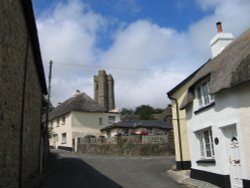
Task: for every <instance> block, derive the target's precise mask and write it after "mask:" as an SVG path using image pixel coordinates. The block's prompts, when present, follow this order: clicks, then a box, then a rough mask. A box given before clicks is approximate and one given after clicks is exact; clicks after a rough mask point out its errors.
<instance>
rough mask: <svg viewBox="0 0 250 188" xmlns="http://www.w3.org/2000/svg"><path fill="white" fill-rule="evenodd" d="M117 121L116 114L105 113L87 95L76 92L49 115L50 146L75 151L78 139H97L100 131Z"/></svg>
mask: <svg viewBox="0 0 250 188" xmlns="http://www.w3.org/2000/svg"><path fill="white" fill-rule="evenodd" d="M118 121H120V114H119V113H118V112H115V111H114V110H113V111H106V110H105V108H104V107H103V106H102V105H99V104H98V103H97V102H96V101H94V100H93V99H91V98H90V97H89V96H88V95H87V94H85V93H80V92H79V91H77V92H76V94H75V95H74V96H73V97H71V98H69V99H68V100H66V101H65V102H63V103H62V104H60V105H59V106H57V107H56V108H55V109H54V110H53V111H52V112H51V113H50V116H49V127H50V130H51V133H50V134H51V139H50V146H52V147H54V148H60V149H66V150H73V149H76V148H75V146H76V142H77V140H78V138H83V137H85V136H95V137H99V136H101V132H100V129H102V128H104V127H106V126H108V125H111V124H113V123H116V122H118Z"/></svg>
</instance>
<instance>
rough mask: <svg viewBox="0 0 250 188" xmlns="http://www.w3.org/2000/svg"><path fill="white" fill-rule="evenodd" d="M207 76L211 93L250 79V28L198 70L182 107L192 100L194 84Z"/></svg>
mask: <svg viewBox="0 0 250 188" xmlns="http://www.w3.org/2000/svg"><path fill="white" fill-rule="evenodd" d="M207 76H210V88H209V91H210V94H216V93H218V92H220V91H221V90H223V89H228V88H232V87H234V86H237V85H239V84H241V83H244V82H247V81H250V28H249V29H248V30H247V31H246V32H244V33H243V34H242V35H240V36H239V37H238V38H236V39H235V40H234V41H233V42H231V43H230V44H229V45H228V46H227V47H226V48H225V49H224V50H223V51H222V52H221V53H220V54H219V55H218V56H216V57H215V58H213V59H212V60H211V61H209V62H208V63H207V64H205V65H204V66H203V67H202V68H201V69H200V70H198V72H196V74H195V75H194V78H193V80H192V84H191V87H190V88H189V93H188V94H187V96H186V97H185V99H184V101H183V103H182V105H181V108H182V109H183V108H185V107H186V106H187V105H188V104H189V103H190V102H192V100H193V98H194V97H193V95H192V90H193V87H194V85H195V84H196V83H198V82H199V81H200V80H202V79H203V78H205V77H207Z"/></svg>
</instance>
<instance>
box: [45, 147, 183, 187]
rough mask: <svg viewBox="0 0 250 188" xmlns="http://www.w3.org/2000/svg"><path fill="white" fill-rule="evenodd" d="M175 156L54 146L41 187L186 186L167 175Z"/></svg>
mask: <svg viewBox="0 0 250 188" xmlns="http://www.w3.org/2000/svg"><path fill="white" fill-rule="evenodd" d="M173 164H174V157H115V156H93V155H82V154H78V153H71V152H65V151H59V150H54V151H53V155H52V156H51V157H50V159H49V165H48V173H47V176H46V177H45V179H44V181H43V183H42V185H41V188H57V187H58V188H120V187H125V188H187V186H185V185H181V184H178V183H177V182H175V181H174V180H172V179H171V178H170V177H168V176H167V175H166V171H167V170H168V169H170V168H171V166H172V165H173Z"/></svg>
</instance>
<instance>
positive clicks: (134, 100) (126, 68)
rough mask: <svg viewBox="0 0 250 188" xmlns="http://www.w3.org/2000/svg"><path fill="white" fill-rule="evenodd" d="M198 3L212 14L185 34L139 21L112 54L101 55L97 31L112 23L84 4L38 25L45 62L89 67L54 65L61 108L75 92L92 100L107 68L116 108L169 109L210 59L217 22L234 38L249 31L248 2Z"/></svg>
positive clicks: (121, 35) (125, 30)
mask: <svg viewBox="0 0 250 188" xmlns="http://www.w3.org/2000/svg"><path fill="white" fill-rule="evenodd" d="M131 2H134V1H131ZM197 2H198V4H199V6H200V7H201V9H204V10H205V9H206V10H207V9H212V10H213V11H212V12H213V13H212V14H211V15H209V16H207V17H204V18H202V19H201V20H199V21H198V22H196V23H193V24H192V25H190V27H189V29H188V31H186V32H185V33H179V32H177V31H175V30H174V29H173V28H168V27H160V26H159V25H157V24H155V23H152V22H150V21H147V20H137V21H136V22H133V23H129V24H126V25H124V24H121V25H122V26H121V25H119V26H121V27H119V28H118V29H117V30H116V32H115V33H113V36H112V38H113V40H114V42H113V44H112V45H111V46H110V48H109V49H108V50H101V49H98V47H97V46H98V45H97V41H98V31H100V30H102V29H103V28H104V29H108V24H110V23H109V22H110V20H109V19H107V18H105V17H103V16H101V15H98V14H97V13H94V12H92V11H91V9H90V8H89V7H87V6H86V5H85V4H83V3H81V2H80V1H70V3H68V4H61V5H58V6H56V8H55V9H52V10H51V11H50V12H47V13H46V14H45V15H44V16H42V17H41V18H39V19H38V30H39V35H40V40H41V46H42V54H43V58H44V62H45V63H47V62H48V61H49V60H50V59H53V61H54V62H55V63H64V64H78V65H87V66H76V67H74V66H59V65H57V64H55V66H54V72H53V82H52V88H53V90H52V92H53V93H52V100H53V102H54V103H57V102H62V101H63V100H65V99H67V98H68V97H70V96H71V95H72V93H73V92H74V91H75V90H76V89H80V90H81V91H84V92H86V93H87V94H89V95H90V96H93V75H94V74H97V72H98V69H100V68H103V69H105V70H106V71H107V73H108V74H112V75H113V77H114V80H115V96H116V104H117V106H118V107H136V106H139V105H141V104H149V105H152V106H155V107H165V106H167V103H168V99H167V95H166V92H167V91H169V90H170V89H172V88H173V87H174V86H175V85H177V84H178V83H179V82H180V81H181V80H183V79H184V78H185V77H186V76H188V74H190V73H191V72H193V71H194V70H195V69H196V68H198V67H199V66H200V65H202V64H203V63H205V61H206V60H207V59H208V58H209V57H210V56H211V55H210V54H211V53H210V49H209V41H210V39H211V37H212V36H213V35H214V34H215V33H216V28H215V23H216V22H217V21H222V22H223V28H224V30H225V31H226V32H232V33H233V34H234V35H235V36H238V35H239V34H241V33H242V32H243V31H245V30H246V29H247V28H248V27H249V25H250V20H249V19H248V11H249V10H250V2H249V1H247V0H238V1H231V0H224V1H219V0H213V1H210V0H197ZM111 24H113V23H111ZM45 68H47V66H45Z"/></svg>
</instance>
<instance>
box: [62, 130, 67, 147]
mask: <svg viewBox="0 0 250 188" xmlns="http://www.w3.org/2000/svg"><path fill="white" fill-rule="evenodd" d="M66 143H67V133H62V144H66Z"/></svg>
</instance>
